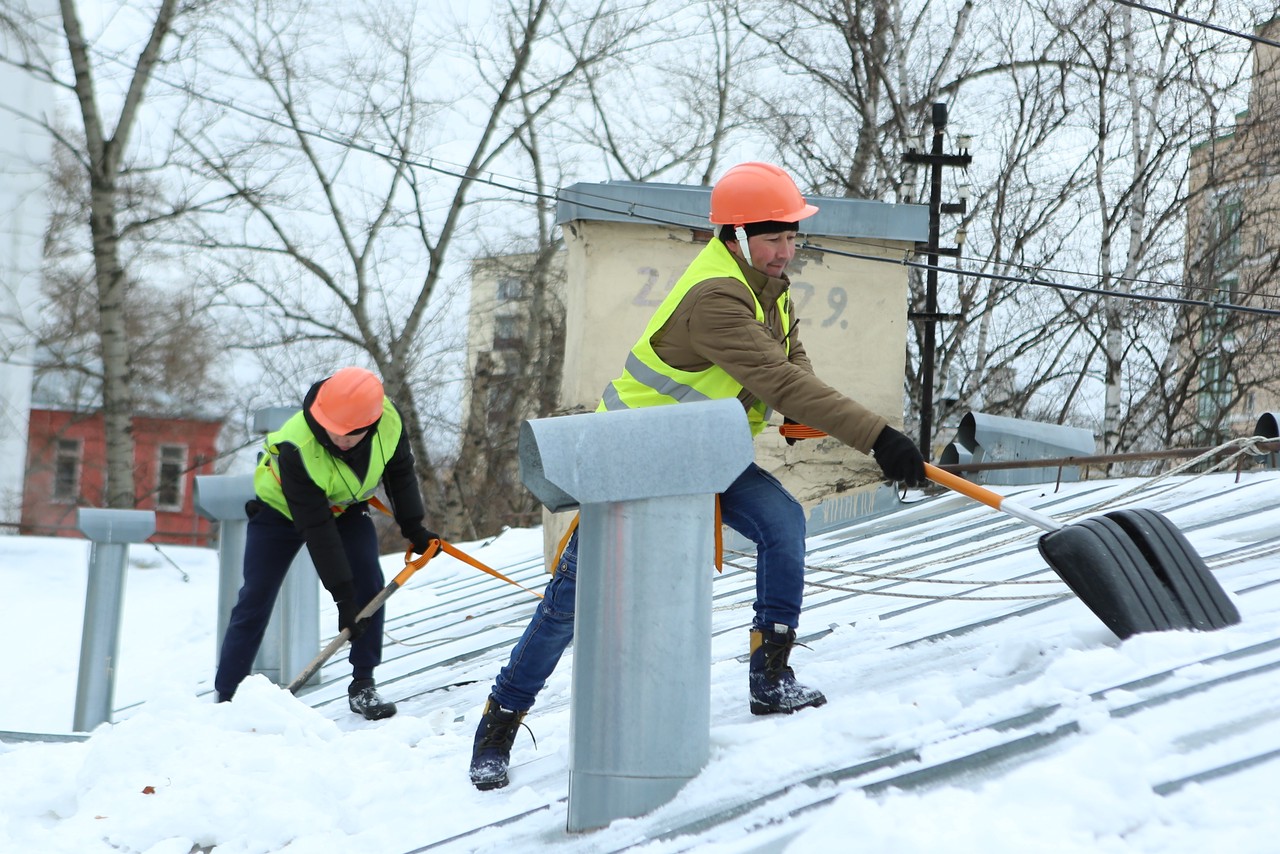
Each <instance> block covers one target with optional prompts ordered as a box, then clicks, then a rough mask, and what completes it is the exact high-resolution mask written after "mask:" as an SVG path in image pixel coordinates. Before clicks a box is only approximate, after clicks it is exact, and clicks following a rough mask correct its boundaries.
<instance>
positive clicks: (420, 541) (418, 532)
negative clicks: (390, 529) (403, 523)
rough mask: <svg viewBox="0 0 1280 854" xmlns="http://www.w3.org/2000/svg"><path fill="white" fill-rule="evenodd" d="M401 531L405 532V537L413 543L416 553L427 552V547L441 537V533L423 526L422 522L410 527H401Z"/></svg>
mask: <svg viewBox="0 0 1280 854" xmlns="http://www.w3.org/2000/svg"><path fill="white" fill-rule="evenodd" d="M400 533H402V534H404V538H405V539H406V540H408V541H409V542H410V543H412V544H413V553H414V554H426V552H427V547H428V546H429V545H431V541H432V540H438V539H440V535H439V534H437V533H436V532H435V531H432V530H430V529H428V528H424V527H422V523H421V522H419V523H418V524H417V525H414V526H411V527H408V528H401V529H400Z"/></svg>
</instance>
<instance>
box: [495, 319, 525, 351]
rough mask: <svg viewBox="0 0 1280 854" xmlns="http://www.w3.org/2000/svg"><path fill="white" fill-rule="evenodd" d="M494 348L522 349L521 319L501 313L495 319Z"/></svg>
mask: <svg viewBox="0 0 1280 854" xmlns="http://www.w3.org/2000/svg"><path fill="white" fill-rule="evenodd" d="M493 349H494V350H519V349H520V321H519V318H517V317H515V316H512V315H505V316H503V315H500V316H498V317H495V318H494V320H493Z"/></svg>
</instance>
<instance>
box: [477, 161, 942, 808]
mask: <svg viewBox="0 0 1280 854" xmlns="http://www.w3.org/2000/svg"><path fill="white" fill-rule="evenodd" d="M817 212H818V209H817V208H816V207H815V206H813V205H811V204H809V203H808V202H807V201H805V199H804V197H803V196H802V195H801V194H800V190H799V189H798V188H797V187H796V184H795V181H793V180H792V179H791V176H790V175H788V174H787V173H786V172H784V171H783V170H782V169H780V168H778V167H777V166H774V165H772V164H769V163H758V162H752V163H742V164H739V165H737V166H734V167H733V168H732V169H730V170H729V171H728V172H726V173H725V174H724V176H723V177H721V179H720V180H719V181H718V182H717V183H716V185H715V186H714V187H713V188H712V191H711V222H712V224H713V225H715V226H718V228H717V229H716V233H715V236H714V237H712V239H711V240H710V241H709V242H708V243H707V246H706V247H705V248H704V249H703V250H702V251H701V252H700V253H698V256H697V257H696V258H695V259H694V260H693V262H692V263H691V264H690V265H689V267H688V268H687V269H686V270H685V272H684V274H683V275H682V276H681V277H680V278H679V279H678V280H677V281H676V283H675V285H674V286H673V287H672V289H671V292H670V293H669V294H668V295H667V296H666V298H665V299H664V300H663V301H662V304H661V305H659V306H658V309H657V310H656V311H655V312H654V315H653V318H652V319H651V320H650V321H649V325H648V327H647V328H646V329H645V330H644V333H643V334H642V335H641V336H640V340H639V341H637V342H636V344H635V346H634V347H632V349H631V353H630V354H629V355H628V357H627V361H626V364H625V366H624V370H623V372H622V374H621V376H619V377H618V378H617V379H615V380H614V381H613V382H611V383H609V385H608V386H606V387H605V390H604V394H603V396H602V399H601V402H600V406H599V409H600V410H619V409H635V408H639V407H645V406H664V405H668V404H675V403H682V402H686V401H698V400H708V399H710V400H716V399H726V398H736V399H737V400H739V401H740V402H741V403H742V406H743V408H744V409H745V410H746V412H747V420H748V422H749V424H750V425H751V430H752V433H753V434H758V433H759V432H760V431H761V430H763V429H764V427H765V419H766V417H767V415H768V413H769V410H770V409H772V410H774V411H776V412H778V413H779V414H781V415H783V416H784V417H785V418H787V419H790V420H793V421H797V422H799V423H802V424H807V425H810V426H813V427H817V428H819V429H821V430H823V431H825V432H826V433H828V434H830V435H831V436H834V437H836V438H837V439H839V440H840V441H842V442H844V443H845V444H847V445H850V446H852V447H854V448H857V449H858V450H859V451H862V452H863V453H869V454H874V456H875V459H876V462H877V463H879V465H880V468H881V470H882V471H883V472H884V474H885V476H886V477H887V478H889V479H890V480H897V481H902V482H904V483H907V484H910V485H921V484H923V483H924V482H925V476H924V458H923V456H922V455H921V453H920V451H919V450H918V449H917V448H916V446H915V445H914V444H913V443H912V442H911V440H910V439H908V438H907V437H906V436H904V435H903V434H902V433H901V432H900V431H898V430H895V429H894V428H893V427H891V426H889V423H888V421H887V419H885V418H883V417H882V416H880V415H877V414H876V413H874V412H872V411H870V410H868V409H867V408H865V407H864V406H862V405H861V404H859V403H858V402H857V401H855V400H853V399H851V398H849V397H846V396H845V395H843V394H841V393H840V392H838V391H836V390H835V389H834V388H832V387H831V386H829V385H827V384H826V383H824V382H822V380H820V379H818V378H817V377H816V376H815V375H814V373H813V367H812V366H811V365H810V363H809V357H808V356H807V355H806V354H805V350H804V345H802V344H801V343H800V335H799V333H798V331H797V330H798V324H799V320H798V318H797V316H796V312H795V308H794V306H793V305H792V303H791V296H790V286H791V283H790V280H789V279H788V278H787V275H786V269H787V265H788V264H790V262H791V260H792V259H793V258H794V257H795V254H796V236H797V234H798V232H799V225H800V220H803V219H807V218H808V217H811V216H813V215H814V214H815V213H817ZM720 509H721V518H722V519H723V521H724V523H725V524H726V525H728V526H729V527H730V528H733V529H734V530H735V531H737V532H738V533H740V534H742V535H743V536H745V537H747V538H748V539H749V540H751V541H752V542H754V543H755V544H756V601H755V616H754V619H753V620H752V625H751V630H750V646H749V649H750V653H751V656H750V662H749V665H748V696H749V708H750V710H751V713H752V714H755V715H772V714H790V713H793V712H797V711H799V710H801V709H807V708H813V707H816V706H821V705H823V704H824V703H825V702H826V697H825V696H824V695H823V694H822V692H821V691H819V690H817V689H816V688H812V687H810V686H807V685H804V684H802V683H800V682H799V681H798V680H797V679H796V675H795V672H794V670H793V669H792V668H791V666H790V664H789V659H790V656H791V650H792V647H793V646H794V644H795V640H796V627H797V626H798V625H799V621H800V608H801V600H802V594H803V589H804V552H805V542H804V541H805V516H804V510H803V508H802V507H801V506H800V504H799V502H797V501H796V499H795V498H794V497H793V496H792V495H791V494H790V493H789V492H788V491H787V490H786V488H785V487H783V486H782V484H781V483H779V482H778V480H777V479H776V478H775V477H773V475H771V474H769V472H767V471H765V470H764V469H762V468H760V466H758V465H756V464H755V463H752V464H751V465H749V466H747V468H746V469H745V470H744V471H743V472H742V473H741V474H740V475H739V476H738V478H737V479H736V480H735V481H734V482H733V483H732V484H731V485H730V486H729V488H728V489H726V490H725V491H724V492H723V493H722V494H721V495H720ZM577 555H578V540H577V532H576V531H575V532H574V534H573V536H571V537H570V538H569V540H568V542H567V543H566V545H565V548H564V550H563V552H562V553H561V556H560V559H559V561H558V562H557V564H556V571H555V576H554V578H553V579H552V580H551V582H550V583H548V585H547V587H546V589H545V590H544V591H543V599H542V601H541V602H540V603H539V604H538V609H537V611H536V612H535V614H534V616H533V619H532V620H531V621H530V622H529V625H528V627H527V628H526V629H525V632H524V635H523V636H522V637H521V638H520V640H519V641H518V642H517V643H516V646H515V648H514V649H513V650H512V652H511V656H510V659H509V660H508V663H507V665H506V667H504V668H503V669H502V670H501V671H500V672H499V673H498V676H497V679H496V680H495V681H494V685H493V689H492V691H491V693H490V696H489V700H488V702H487V703H486V704H485V708H484V712H483V714H482V717H481V719H480V723H479V725H478V727H477V729H476V734H475V738H474V741H473V745H472V753H471V767H470V775H471V782H472V784H473V785H475V787H476V788H478V789H481V790H484V789H496V788H500V787H502V786H505V785H507V783H508V776H507V768H508V765H509V764H510V757H511V747H512V745H513V743H514V741H515V737H516V733H517V732H518V730H519V727H520V726H521V724H522V722H523V719H524V716H525V712H526V711H527V710H528V709H529V708H530V707H531V706H532V705H533V702H534V698H535V697H536V695H537V693H538V692H539V691H541V690H542V687H543V685H544V684H545V683H546V680H547V678H548V677H549V676H550V675H551V672H552V671H553V669H554V668H555V666H556V663H557V662H558V661H559V660H560V656H561V654H562V653H563V652H564V650H565V648H566V647H567V646H568V645H569V642H570V640H572V638H573V619H574V608H575V597H574V594H575V587H576V579H577V563H578V560H577ZM601 725H602V726H607V725H608V724H607V722H605V723H602V724H601Z"/></svg>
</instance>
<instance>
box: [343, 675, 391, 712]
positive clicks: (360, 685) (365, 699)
mask: <svg viewBox="0 0 1280 854" xmlns="http://www.w3.org/2000/svg"><path fill="white" fill-rule="evenodd" d="M347 704H348V705H350V706H351V711H353V712H355V713H356V714H357V715H364V716H365V718H367V719H368V720H371V721H380V720H382V719H383V718H389V717H391V716H392V715H394V714H395V713H396V704H395V703H392V702H390V701H388V700H384V699H382V697H380V696H378V689H377V688H375V687H374V685H373V680H372V679H352V680H351V685H350V687H348V688H347Z"/></svg>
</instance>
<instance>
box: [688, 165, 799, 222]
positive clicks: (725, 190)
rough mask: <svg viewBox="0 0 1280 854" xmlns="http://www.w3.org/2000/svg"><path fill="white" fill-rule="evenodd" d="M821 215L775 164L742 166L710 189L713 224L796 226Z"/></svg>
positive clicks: (732, 170)
mask: <svg viewBox="0 0 1280 854" xmlns="http://www.w3.org/2000/svg"><path fill="white" fill-rule="evenodd" d="M817 212H818V209H817V207H815V206H814V205H811V204H809V203H808V202H806V201H805V200H804V196H802V195H800V190H799V188H797V187H796V182H795V181H793V180H791V176H790V175H788V174H787V173H786V172H784V171H782V170H781V169H779V168H778V167H777V166H774V165H773V164H772V163H758V162H751V163H739V164H738V165H737V166H734V167H733V168H732V169H730V170H729V171H728V172H726V173H724V175H723V176H721V178H720V180H719V181H717V182H716V185H715V186H714V187H712V188H711V222H712V223H713V224H715V225H745V224H747V223H750V222H768V221H777V222H796V221H797V220H802V219H804V218H805V217H810V216H813V215H814V214H816V213H817Z"/></svg>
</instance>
